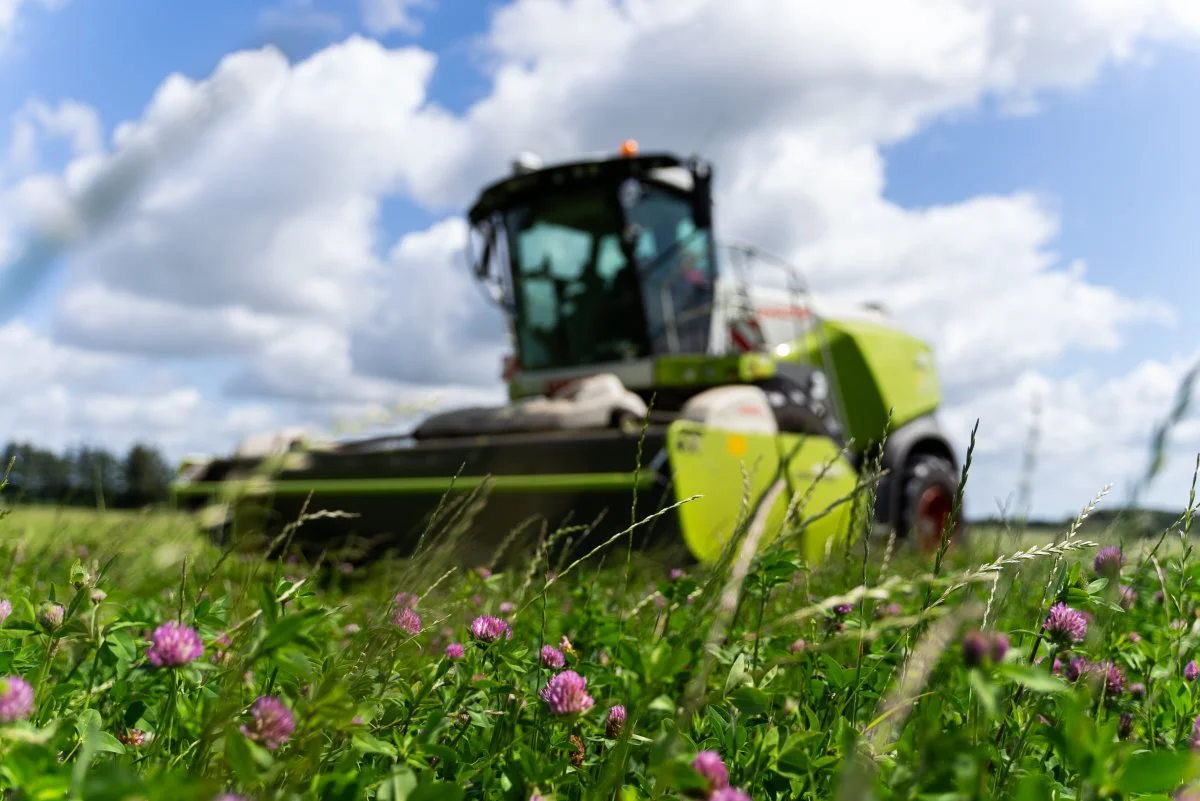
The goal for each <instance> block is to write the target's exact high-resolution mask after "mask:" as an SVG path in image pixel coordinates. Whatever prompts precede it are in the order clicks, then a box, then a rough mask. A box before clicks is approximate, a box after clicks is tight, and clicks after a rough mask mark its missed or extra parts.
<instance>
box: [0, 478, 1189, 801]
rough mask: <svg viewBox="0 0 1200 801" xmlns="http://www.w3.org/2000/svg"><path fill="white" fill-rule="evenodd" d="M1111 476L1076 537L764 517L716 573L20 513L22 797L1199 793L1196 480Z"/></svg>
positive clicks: (14, 590) (7, 611)
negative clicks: (1122, 510) (833, 543)
mask: <svg viewBox="0 0 1200 801" xmlns="http://www.w3.org/2000/svg"><path fill="white" fill-rule="evenodd" d="M968 464H969V462H968ZM1198 465H1200V462H1198ZM968 473H969V471H968ZM968 477H969V475H968ZM968 488H969V481H968ZM1104 500H1105V499H1104V498H1103V493H1102V494H1101V495H1100V496H1097V498H1096V499H1094V500H1093V502H1092V503H1089V504H1087V505H1086V506H1085V508H1084V509H1083V510H1082V512H1081V514H1080V517H1079V519H1078V520H1075V521H1072V522H1071V523H1069V524H1067V525H1065V526H1063V527H1062V528H1060V529H1056V530H1053V531H1051V532H1050V533H1048V534H1047V533H1037V534H1030V533H1029V532H1028V531H1027V530H1026V529H1025V528H1023V527H1021V526H1020V525H1015V524H1008V523H1003V524H1000V525H997V526H994V527H983V526H976V527H971V528H970V529H968V533H967V535H966V536H965V537H964V538H962V539H961V541H955V540H954V539H953V538H949V537H947V538H946V539H945V540H944V542H943V548H942V549H941V550H939V552H938V553H937V554H936V555H935V556H933V557H929V556H925V557H922V556H920V555H918V554H915V553H913V552H910V551H909V549H908V548H907V547H906V546H905V543H903V542H896V541H895V540H886V539H877V538H872V537H868V536H855V537H852V538H851V539H849V540H847V541H846V542H844V543H842V544H839V545H838V547H837V548H836V549H835V550H834V551H833V552H832V553H830V554H829V558H828V559H827V560H826V561H825V562H823V563H821V564H806V563H804V561H803V560H802V559H801V558H800V557H799V555H798V554H799V553H800V552H801V551H800V549H799V548H797V547H796V543H795V541H794V540H792V539H789V538H787V537H783V538H780V539H778V540H776V541H774V542H773V543H772V544H770V545H769V546H767V547H762V548H755V547H754V545H755V543H754V540H755V537H756V536H757V535H756V533H755V531H754V516H753V514H752V512H753V510H750V512H748V514H747V522H746V524H745V525H743V526H741V527H739V529H738V531H737V532H736V536H734V537H733V538H732V539H731V541H730V543H729V545H728V547H727V548H726V552H725V555H724V556H723V558H722V559H721V560H720V562H718V563H717V564H715V565H712V566H708V567H705V566H700V565H697V564H693V563H689V562H688V561H687V560H686V559H684V558H682V557H681V556H680V554H679V553H675V552H672V553H666V552H655V553H636V552H631V551H629V550H627V549H626V548H625V547H624V545H623V543H624V541H623V540H622V539H620V538H618V539H617V540H615V541H614V542H613V544H612V545H611V547H609V548H607V549H605V550H603V551H601V552H598V553H595V554H593V555H591V556H588V557H587V558H583V559H574V560H572V561H568V560H567V559H563V558H559V557H557V556H556V555H555V551H554V549H553V548H549V547H543V548H540V549H539V550H537V551H536V552H533V553H529V554H527V555H524V556H523V557H522V558H521V559H519V560H517V561H516V562H515V563H511V564H513V565H514V566H510V567H503V568H501V567H500V564H501V563H499V562H496V563H492V564H482V565H477V566H461V565H455V564H454V563H453V562H452V561H450V560H448V559H446V556H445V552H444V551H443V550H442V549H441V548H440V547H439V545H438V539H437V538H436V537H432V538H431V539H430V543H429V544H428V545H426V546H423V548H422V550H420V551H419V552H418V554H417V555H416V556H414V557H412V558H407V559H384V560H379V561H374V562H370V563H367V564H353V563H351V562H347V561H343V559H342V558H341V557H340V556H338V555H336V554H324V555H323V556H322V557H320V558H315V559H313V558H302V557H298V556H296V555H295V554H294V552H292V551H289V550H287V549H286V548H285V549H283V551H282V552H281V554H280V556H279V557H278V558H275V559H267V558H264V557H263V556H262V554H261V553H259V552H256V551H255V550H253V549H250V548H247V547H243V546H242V545H240V544H238V543H235V544H234V545H232V546H228V547H225V548H218V547H217V546H216V545H215V544H214V543H213V542H212V541H210V540H209V539H207V538H206V537H204V536H203V535H202V534H201V533H200V532H199V531H198V530H197V527H196V522H195V520H194V519H191V518H187V517H184V516H181V515H177V514H173V513H171V512H165V511H140V512H139V511H127V510H125V511H111V510H110V511H94V510H86V509H78V508H76V509H66V508H45V507H42V508H37V507H25V506H21V505H16V506H14V507H11V508H8V509H6V510H5V511H4V512H3V514H4V515H5V516H4V517H3V519H0V547H2V548H3V560H2V561H0V571H2V572H0V599H2V600H0V788H3V790H4V792H5V793H6V795H5V796H4V797H5V798H10V799H63V798H71V799H96V800H97V801H99V800H100V799H134V798H139V799H147V800H151V801H154V800H157V799H178V800H179V801H184V800H185V799H197V801H199V800H201V799H202V800H203V801H215V800H216V799H222V800H223V801H233V800H234V799H256V800H257V801H265V799H310V798H321V799H360V798H361V799H378V800H379V801H401V800H402V799H408V801H430V800H431V799H450V800H451V801H453V800H454V799H511V800H513V801H518V800H519V801H529V800H532V799H564V800H565V799H629V800H630V801H632V800H633V799H666V798H670V799H677V798H679V799H682V798H694V799H709V801H737V800H738V799H743V800H744V799H755V800H756V801H765V800H766V799H772V800H773V801H783V800H784V799H812V800H814V801H815V800H817V799H821V800H822V801H823V800H824V799H838V800H839V801H840V800H842V799H846V800H849V799H865V798H873V799H938V800H939V801H951V800H952V799H953V800H959V799H961V800H962V801H966V800H967V799H1001V798H1004V799H1019V800H1020V801H1042V800H1043V799H1080V800H1082V799H1135V798H1137V799H1160V800H1163V799H1169V798H1174V799H1181V798H1198V797H1200V789H1189V788H1190V787H1191V786H1192V784H1193V783H1194V782H1197V781H1200V758H1198V757H1197V754H1198V753H1200V684H1198V681H1200V667H1198V664H1200V654H1198V653H1197V643H1198V642H1200V582H1198V579H1200V561H1198V560H1197V559H1196V558H1195V555H1194V543H1193V541H1192V540H1191V539H1190V536H1191V534H1192V533H1193V531H1194V529H1195V527H1196V526H1195V524H1194V521H1195V515H1196V512H1197V510H1198V505H1197V500H1196V487H1195V482H1193V485H1192V488H1191V492H1190V495H1188V496H1187V497H1186V498H1181V505H1182V502H1183V501H1186V505H1185V506H1184V511H1183V512H1182V513H1180V514H1177V515H1174V516H1173V517H1172V519H1171V520H1170V522H1169V525H1167V526H1164V527H1163V528H1162V529H1161V530H1160V531H1158V532H1156V533H1155V534H1154V535H1153V536H1144V535H1143V533H1144V532H1142V531H1141V530H1140V529H1130V528H1128V527H1123V523H1122V518H1121V517H1120V516H1116V517H1114V518H1112V519H1111V521H1110V523H1109V525H1107V526H1105V527H1103V528H1098V527H1087V526H1086V524H1087V521H1088V520H1089V519H1090V518H1091V517H1092V516H1093V513H1094V512H1095V511H1096V510H1097V509H1098V508H1100V507H1101V506H1102V504H1103V502H1104ZM300 530H303V523H301V525H300V529H297V530H294V531H292V532H291V535H295V534H296V532H297V531H300ZM556 536H558V534H557V533H554V532H552V533H551V535H550V539H554V538H555V537H556ZM543 542H544V543H545V542H546V541H543Z"/></svg>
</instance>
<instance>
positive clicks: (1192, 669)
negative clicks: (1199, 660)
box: [1183, 659, 1200, 681]
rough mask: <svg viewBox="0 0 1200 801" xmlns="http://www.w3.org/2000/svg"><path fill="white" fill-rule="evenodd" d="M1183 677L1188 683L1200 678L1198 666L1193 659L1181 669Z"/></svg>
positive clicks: (1199, 667) (1199, 666)
mask: <svg viewBox="0 0 1200 801" xmlns="http://www.w3.org/2000/svg"><path fill="white" fill-rule="evenodd" d="M1183 677H1184V678H1185V679H1187V680H1188V681H1195V680H1196V679H1197V677H1200V665H1197V664H1196V660H1195V659H1193V660H1192V661H1191V662H1188V663H1187V665H1186V666H1185V667H1184V668H1183Z"/></svg>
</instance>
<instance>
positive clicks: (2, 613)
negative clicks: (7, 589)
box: [0, 598, 12, 626]
mask: <svg viewBox="0 0 1200 801" xmlns="http://www.w3.org/2000/svg"><path fill="white" fill-rule="evenodd" d="M11 614H12V601H10V600H8V599H7V598H5V599H3V600H0V626H2V625H4V621H6V620H8V616H9V615H11Z"/></svg>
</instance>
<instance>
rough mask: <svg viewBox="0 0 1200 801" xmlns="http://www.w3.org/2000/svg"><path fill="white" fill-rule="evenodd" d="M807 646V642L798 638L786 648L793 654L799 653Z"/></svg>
mask: <svg viewBox="0 0 1200 801" xmlns="http://www.w3.org/2000/svg"><path fill="white" fill-rule="evenodd" d="M807 646H808V643H806V642H805V641H804V640H803V639H799V640H796V641H795V642H793V643H792V644H791V645H789V646H788V650H789V651H791V652H792V653H793V654H799V653H802V652H803V651H804V649H805V648H806V647H807Z"/></svg>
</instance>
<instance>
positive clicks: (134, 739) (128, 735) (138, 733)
mask: <svg viewBox="0 0 1200 801" xmlns="http://www.w3.org/2000/svg"><path fill="white" fill-rule="evenodd" d="M117 739H118V740H120V741H121V742H122V743H124V744H125V745H128V746H131V747H133V748H141V747H142V746H143V745H144V744H145V742H146V732H144V731H142V730H141V729H126V730H125V731H123V732H121V733H120V734H118V735H117Z"/></svg>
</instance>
